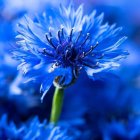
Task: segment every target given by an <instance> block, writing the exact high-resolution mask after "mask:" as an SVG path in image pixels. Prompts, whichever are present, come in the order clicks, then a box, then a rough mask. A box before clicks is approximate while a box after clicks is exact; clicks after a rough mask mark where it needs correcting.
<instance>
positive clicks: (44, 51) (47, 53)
mask: <svg viewBox="0 0 140 140" xmlns="http://www.w3.org/2000/svg"><path fill="white" fill-rule="evenodd" d="M38 52H39V53H42V54H43V55H45V56H46V55H48V56H51V57H53V54H51V53H49V52H47V50H46V48H43V49H42V50H40V51H38Z"/></svg>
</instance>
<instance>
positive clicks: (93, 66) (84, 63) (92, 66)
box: [82, 62, 99, 69]
mask: <svg viewBox="0 0 140 140" xmlns="http://www.w3.org/2000/svg"><path fill="white" fill-rule="evenodd" d="M82 63H83V65H85V66H87V67H90V68H92V69H94V68H95V67H97V66H98V65H99V62H97V63H96V64H95V65H90V64H87V63H86V62H82Z"/></svg>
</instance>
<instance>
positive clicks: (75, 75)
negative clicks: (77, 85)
mask: <svg viewBox="0 0 140 140" xmlns="http://www.w3.org/2000/svg"><path fill="white" fill-rule="evenodd" d="M73 75H74V77H75V78H77V77H78V75H77V72H76V69H73Z"/></svg>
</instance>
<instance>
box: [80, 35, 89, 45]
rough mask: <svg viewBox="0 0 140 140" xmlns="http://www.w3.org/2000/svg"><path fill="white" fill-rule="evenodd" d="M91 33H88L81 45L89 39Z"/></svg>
mask: <svg viewBox="0 0 140 140" xmlns="http://www.w3.org/2000/svg"><path fill="white" fill-rule="evenodd" d="M89 36H90V34H89V33H87V35H86V38H85V40H84V42H83V43H82V44H81V47H82V46H83V45H84V44H85V43H86V42H87V40H88V39H89Z"/></svg>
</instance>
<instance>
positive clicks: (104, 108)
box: [0, 0, 140, 140]
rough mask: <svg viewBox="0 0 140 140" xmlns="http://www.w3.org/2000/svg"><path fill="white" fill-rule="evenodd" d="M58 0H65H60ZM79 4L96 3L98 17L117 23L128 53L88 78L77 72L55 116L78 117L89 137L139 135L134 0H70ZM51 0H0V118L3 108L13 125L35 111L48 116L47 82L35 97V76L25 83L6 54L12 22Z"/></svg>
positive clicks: (138, 14)
mask: <svg viewBox="0 0 140 140" xmlns="http://www.w3.org/2000/svg"><path fill="white" fill-rule="evenodd" d="M62 2H63V3H66V4H67V2H68V1H66V0H65V1H64V0H62ZM73 2H74V4H75V7H78V5H80V4H81V3H83V4H84V9H85V13H90V12H91V11H92V10H94V9H96V10H97V13H98V14H99V13H102V12H103V13H104V14H105V19H104V22H108V23H109V24H113V23H116V24H117V26H122V27H123V33H122V34H124V35H126V36H128V39H127V41H126V42H125V43H124V44H123V46H122V47H124V48H125V49H126V50H128V52H129V53H130V55H129V56H128V58H126V59H125V60H122V62H121V67H120V68H119V69H117V70H114V71H110V72H106V73H105V74H103V75H96V80H95V81H92V80H90V79H88V78H87V77H86V75H85V73H84V72H83V73H82V74H81V76H80V77H79V79H78V81H77V82H76V84H75V85H73V86H71V87H69V88H68V89H67V90H66V91H65V98H64V106H63V111H62V115H61V121H67V122H72V121H77V120H82V121H84V127H82V128H81V126H80V127H78V129H79V130H80V131H85V130H89V131H90V132H91V133H90V134H88V135H89V139H97V140H100V139H104V140H111V139H112V140H115V139H122V140H123V139H126V140H127V139H128V140H129V139H130V140H131V139H132V140H135V139H136V140H137V139H140V61H139V60H140V1H139V0H133V1H129V0H75V1H73ZM59 4H60V1H57V0H51V1H49V0H0V118H1V117H2V116H3V114H7V116H8V120H9V121H14V123H15V125H16V126H20V125H21V124H22V123H27V122H28V120H30V119H31V118H34V117H35V116H38V117H39V119H40V120H41V121H43V120H44V119H49V116H50V110H51V102H52V96H53V92H54V88H53V87H52V88H51V90H50V91H49V93H48V94H47V96H46V97H45V99H44V102H43V103H41V102H40V97H41V94H40V93H39V82H38V83H33V82H32V83H28V84H25V83H24V82H23V81H24V79H25V77H24V76H23V75H22V74H21V73H20V72H19V71H18V70H17V65H18V62H16V60H14V59H13V58H12V53H11V51H12V49H13V48H15V46H16V43H15V35H16V31H15V29H16V24H17V23H18V20H19V19H21V18H22V16H24V14H30V15H33V14H35V13H38V12H42V11H43V10H45V8H47V6H50V5H53V6H56V7H57V6H58V5H59Z"/></svg>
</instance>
